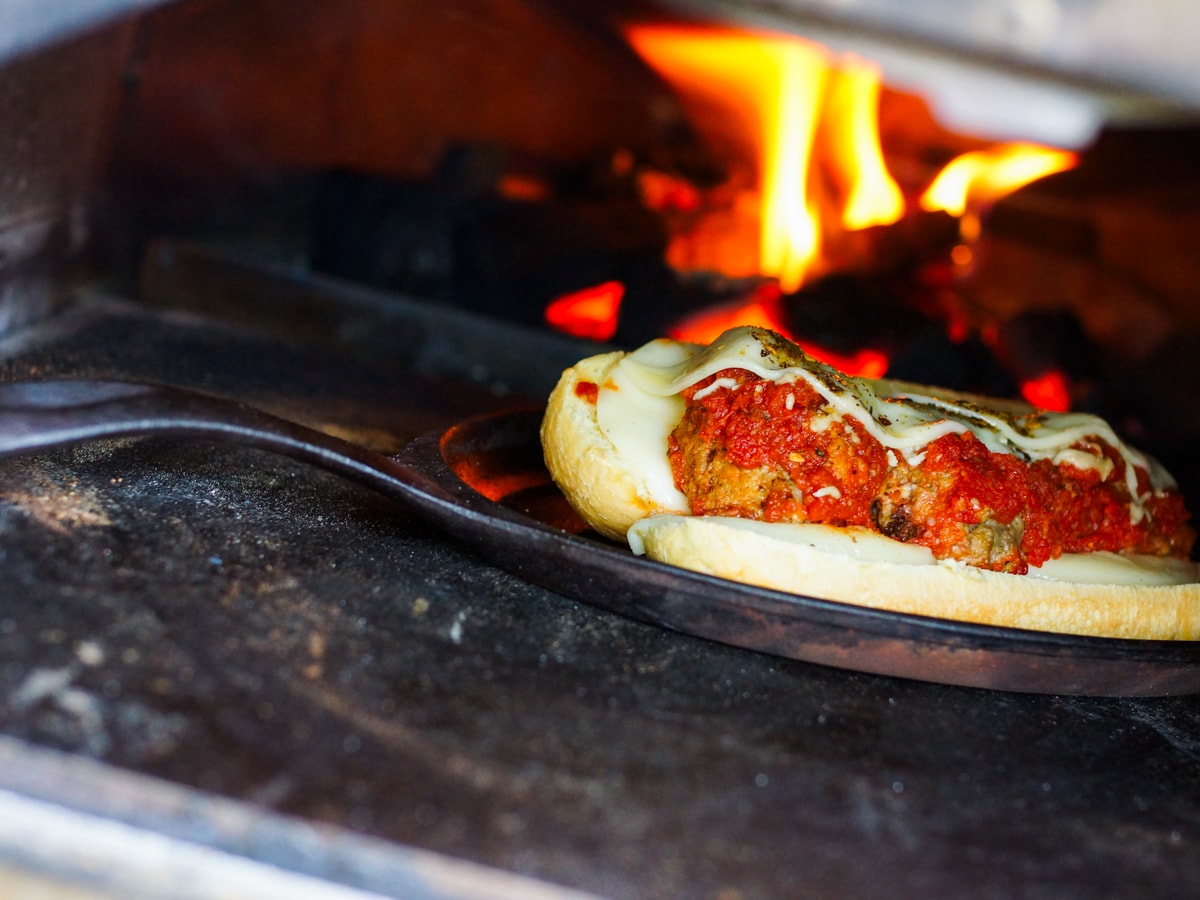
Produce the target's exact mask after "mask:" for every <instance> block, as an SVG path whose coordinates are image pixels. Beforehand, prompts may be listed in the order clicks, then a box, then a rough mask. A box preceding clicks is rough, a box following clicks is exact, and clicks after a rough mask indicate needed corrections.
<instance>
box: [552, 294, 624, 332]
mask: <svg viewBox="0 0 1200 900" xmlns="http://www.w3.org/2000/svg"><path fill="white" fill-rule="evenodd" d="M624 296H625V285H623V284H622V283H621V282H619V281H606V282H604V283H603V284H597V285H594V286H593V287H588V288H584V289H583V290H580V291H573V292H572V293H570V294H563V295H562V296H561V297H557V298H555V299H554V300H553V301H552V302H551V303H550V305H549V306H547V307H546V322H547V324H549V325H550V326H551V327H553V328H557V329H558V330H559V331H562V332H565V333H567V334H570V335H574V336H575V337H580V338H586V339H588V340H592V341H609V340H612V338H613V335H615V334H616V333H617V322H618V317H619V313H620V310H621V300H622V298H623V297H624Z"/></svg>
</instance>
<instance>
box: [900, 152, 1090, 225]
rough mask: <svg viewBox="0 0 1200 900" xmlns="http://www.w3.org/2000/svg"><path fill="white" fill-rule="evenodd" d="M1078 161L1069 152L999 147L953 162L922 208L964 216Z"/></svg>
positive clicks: (927, 193) (931, 188)
mask: <svg viewBox="0 0 1200 900" xmlns="http://www.w3.org/2000/svg"><path fill="white" fill-rule="evenodd" d="M1076 160H1077V157H1076V155H1075V154H1074V153H1071V152H1070V151H1067V150H1055V149H1053V148H1050V147H1040V146H1038V145H1036V144H999V145H997V146H995V147H989V148H988V149H986V150H976V151H974V152H972V153H964V154H963V155H962V156H959V157H956V158H955V159H953V160H952V161H951V162H950V163H949V164H948V165H947V166H946V167H945V168H944V169H942V171H941V172H939V173H938V176H937V178H935V179H934V181H933V183H932V184H931V185H930V186H929V188H928V189H927V190H926V191H925V193H924V194H922V195H921V207H922V208H923V209H927V210H930V211H936V210H945V211H946V212H948V213H950V214H951V215H954V216H961V215H963V214H964V213H965V212H967V209H968V208H969V207H971V206H975V205H979V204H986V203H989V202H990V201H992V200H997V199H999V198H1000V197H1003V196H1004V195H1005V194H1010V193H1012V192H1013V191H1015V190H1017V189H1018V188H1020V187H1023V186H1025V185H1027V184H1029V183H1030V182H1033V181H1037V180H1038V179H1039V178H1045V177H1046V176H1047V175H1053V174H1054V173H1055V172H1062V171H1064V170H1065V169H1069V168H1071V167H1072V166H1074V165H1075V163H1076Z"/></svg>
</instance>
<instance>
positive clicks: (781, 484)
mask: <svg viewBox="0 0 1200 900" xmlns="http://www.w3.org/2000/svg"><path fill="white" fill-rule="evenodd" d="M717 379H732V380H733V381H736V382H737V386H736V387H735V388H725V387H722V388H718V389H716V390H711V391H708V392H704V391H703V389H704V388H705V387H707V386H709V385H710V384H711V383H712V382H713V381H714V380H717ZM697 393H701V397H700V399H698V400H697V399H695V395H696V394H697ZM683 396H684V398H685V399H686V400H687V401H688V407H687V411H686V412H685V414H684V417H683V420H682V422H681V423H680V425H679V427H677V428H676V430H675V431H674V432H673V433H672V435H671V439H670V447H669V451H668V455H669V457H670V461H671V465H672V468H673V471H674V474H675V480H676V485H677V486H678V487H679V489H680V490H681V491H682V492H683V493H684V494H685V495H686V496H687V498H688V500H689V503H690V504H691V507H692V512H693V513H695V514H697V515H732V516H741V517H744V518H753V519H760V520H763V521H767V522H816V523H822V524H829V525H839V526H842V525H856V526H862V527H866V528H871V529H872V530H875V531H879V532H881V533H884V534H887V536H889V537H892V538H895V539H898V540H904V541H908V542H912V543H917V544H921V545H923V546H927V547H929V548H930V550H931V551H932V552H933V554H934V556H936V557H938V558H939V559H947V558H954V559H961V560H963V561H965V562H969V563H971V564H973V565H979V566H981V567H984V568H990V569H996V570H999V571H1006V572H1013V573H1016V574H1024V573H1025V572H1027V571H1028V567H1029V566H1030V565H1035V566H1036V565H1041V564H1042V563H1043V562H1045V561H1046V560H1048V559H1053V558H1055V557H1058V556H1060V555H1062V554H1063V553H1075V552H1090V551H1097V550H1108V551H1113V552H1135V553H1150V554H1156V555H1171V556H1179V557H1184V558H1186V557H1187V556H1188V554H1189V553H1190V552H1191V548H1192V544H1193V542H1194V540H1195V532H1193V531H1192V529H1191V528H1190V527H1189V525H1188V513H1187V510H1186V509H1185V508H1184V505H1183V500H1182V497H1181V496H1180V495H1179V494H1178V493H1175V492H1167V493H1159V494H1151V495H1150V496H1149V498H1148V499H1146V500H1144V501H1143V506H1144V508H1145V514H1144V515H1140V516H1139V515H1137V514H1135V512H1134V511H1133V510H1132V506H1131V497H1130V494H1129V489H1128V486H1127V485H1126V481H1125V462H1124V460H1123V459H1122V458H1121V456H1120V455H1119V454H1118V453H1117V451H1116V450H1115V449H1113V448H1111V447H1106V448H1105V451H1104V452H1105V454H1106V455H1107V456H1108V458H1109V459H1110V461H1111V462H1112V463H1113V466H1112V469H1111V471H1110V472H1109V473H1108V474H1107V477H1105V478H1104V479H1101V477H1100V473H1099V472H1098V471H1096V470H1092V469H1077V468H1075V467H1073V466H1070V465H1055V464H1054V463H1053V462H1051V461H1050V460H1038V461H1036V462H1033V463H1027V462H1025V461H1024V460H1022V459H1020V458H1019V457H1017V456H1014V455H1012V454H1008V453H996V452H992V451H990V450H988V449H987V447H985V446H984V444H983V443H982V442H981V441H980V440H979V439H978V438H976V437H975V436H974V435H972V434H970V433H963V434H950V435H946V436H944V437H941V438H939V439H937V440H936V441H933V442H932V443H931V444H930V445H929V446H928V447H927V448H926V450H925V455H924V459H923V460H922V461H921V462H920V464H919V465H917V466H909V465H908V464H907V463H906V462H904V460H903V458H902V457H901V455H900V454H899V453H898V452H895V451H893V452H891V453H889V451H888V450H887V449H886V448H885V447H884V446H883V445H882V444H880V442H879V441H878V440H876V439H875V438H874V437H872V436H871V435H870V434H869V433H867V431H866V429H865V428H863V426H862V425H861V424H860V423H859V422H858V421H857V420H856V419H854V418H853V417H850V416H837V415H835V414H833V413H832V412H831V410H830V409H829V408H828V406H827V404H826V401H825V399H824V398H823V397H821V396H820V395H819V394H818V393H817V392H816V391H814V390H813V389H812V388H811V387H809V386H808V385H807V384H805V383H803V382H797V383H790V384H788V383H785V384H775V383H773V382H770V381H765V380H760V379H757V378H756V377H755V376H754V375H752V374H751V373H748V372H745V371H741V370H736V369H726V370H724V371H722V372H718V373H716V374H715V375H714V376H712V377H711V378H708V379H705V380H704V381H701V382H700V383H698V384H697V385H695V386H693V387H692V388H689V389H688V390H687V391H685V392H684V394H683ZM1139 477H1140V478H1141V480H1142V484H1141V485H1140V486H1139V493H1141V494H1142V495H1145V494H1147V493H1149V492H1148V490H1147V486H1148V485H1147V483H1146V475H1145V473H1141V472H1140V473H1139Z"/></svg>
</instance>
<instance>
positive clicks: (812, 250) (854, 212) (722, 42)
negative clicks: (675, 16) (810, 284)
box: [628, 26, 904, 292]
mask: <svg viewBox="0 0 1200 900" xmlns="http://www.w3.org/2000/svg"><path fill="white" fill-rule="evenodd" d="M628 36H629V40H630V43H631V44H632V45H633V47H634V48H635V49H636V50H637V51H638V52H639V53H640V54H641V55H642V57H643V58H644V59H646V60H647V62H649V63H650V65H652V66H654V67H655V68H656V69H657V70H658V71H659V72H660V74H662V75H663V77H664V78H666V79H667V80H668V81H669V82H671V83H672V84H673V85H674V86H675V87H676V89H677V90H678V92H679V94H680V95H681V96H682V97H684V98H691V99H692V101H693V104H698V105H699V106H700V107H702V109H703V112H702V113H701V115H700V120H701V121H699V122H698V123H697V127H700V128H701V130H708V131H710V132H721V131H722V130H723V129H728V128H729V127H730V126H731V125H732V127H733V128H734V129H735V130H736V131H737V132H738V133H737V134H736V135H734V136H733V138H732V139H733V140H744V141H748V142H749V143H750V145H751V147H750V150H751V152H752V153H753V154H754V156H755V159H754V163H755V165H757V167H758V168H757V186H756V187H757V194H758V202H757V209H756V210H755V212H756V213H757V217H758V220H759V221H758V228H757V234H756V235H755V239H756V240H757V243H758V253H757V259H758V271H757V273H754V274H759V275H766V276H769V277H774V278H776V279H778V282H779V286H780V287H781V288H782V289H783V290H784V291H788V292H791V291H794V290H796V289H797V288H799V287H800V285H801V284H803V282H804V280H805V276H806V274H807V273H809V271H810V270H811V268H812V267H813V265H814V264H815V263H817V262H819V260H820V256H821V242H822V234H823V228H822V214H821V210H820V209H819V208H818V204H817V202H816V200H815V199H814V196H813V191H812V190H811V185H810V180H811V179H812V177H813V168H814V165H813V159H812V157H813V152H814V147H815V146H816V145H818V144H820V145H822V149H825V147H824V144H828V145H829V147H828V152H826V153H824V154H823V155H822V156H823V158H826V157H827V161H828V163H829V165H830V167H831V168H832V169H833V170H834V171H835V172H836V173H837V175H838V180H839V181H840V182H841V184H839V185H836V186H834V187H835V188H836V189H837V190H834V191H833V192H834V193H837V192H838V191H840V192H841V193H842V194H844V197H843V199H842V207H843V210H842V212H840V213H839V214H838V217H839V218H840V219H841V221H842V224H843V227H845V228H846V229H848V230H857V229H861V228H866V227H869V226H871V225H879V224H888V223H891V222H894V221H896V220H897V219H899V218H900V216H901V215H903V213H904V198H903V196H902V194H901V192H900V189H899V188H898V187H897V186H896V183H895V181H894V180H893V179H892V177H891V175H890V174H889V173H888V170H887V166H886V165H885V164H884V161H883V153H882V150H881V149H880V147H879V135H878V129H877V127H876V120H877V112H878V103H879V90H880V84H879V75H878V72H877V70H876V69H875V68H874V67H872V66H871V65H869V64H867V63H865V62H863V61H861V60H857V59H847V60H845V61H842V62H841V63H836V64H835V61H834V60H833V59H832V58H831V57H830V55H829V54H828V53H827V52H826V51H825V50H824V49H823V48H821V47H820V46H818V45H816V44H812V43H809V42H807V41H803V40H800V39H798V38H787V37H781V36H760V35H753V34H747V33H745V32H738V31H726V30H715V29H701V28H685V27H666V26H636V27H633V28H631V29H630V30H629V33H628ZM714 111H718V112H719V113H720V114H719V115H714ZM710 136H712V137H715V140H716V142H717V143H718V144H719V143H721V142H722V141H724V142H728V141H729V140H731V137H730V135H729V134H720V133H716V134H714V135H710ZM734 215H735V216H736V215H737V211H735V213H734ZM735 231H736V233H737V234H739V236H740V235H741V234H742V233H743V232H742V231H740V230H735ZM725 274H747V273H738V272H726V273H725Z"/></svg>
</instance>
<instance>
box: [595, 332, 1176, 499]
mask: <svg viewBox="0 0 1200 900" xmlns="http://www.w3.org/2000/svg"><path fill="white" fill-rule="evenodd" d="M722 369H744V370H746V371H749V372H752V373H753V374H754V375H756V376H758V377H759V378H763V379H766V380H769V381H774V382H776V383H781V384H786V383H795V382H798V381H804V382H805V383H807V384H808V385H809V386H810V387H811V388H812V389H813V390H815V391H816V392H817V393H818V394H820V395H821V396H822V397H823V398H824V399H825V401H826V403H827V405H828V412H827V413H826V414H825V419H827V420H830V421H831V420H833V419H834V418H838V417H845V416H849V417H851V418H853V419H855V420H856V421H857V422H859V424H861V425H862V427H863V429H864V430H865V431H867V432H868V433H869V434H871V435H872V436H873V437H874V438H875V439H876V440H878V441H879V442H880V443H881V444H882V445H883V446H884V447H886V448H887V449H888V450H889V451H894V452H896V453H899V454H900V455H902V456H903V457H904V459H905V461H906V462H907V463H908V464H909V465H913V466H916V465H919V464H920V462H921V460H922V459H923V458H924V451H925V448H926V447H928V446H929V444H931V443H932V442H933V441H935V440H937V439H938V438H940V437H943V436H945V435H948V434H961V433H964V432H970V433H971V434H973V435H974V436H975V437H976V438H978V439H979V440H980V441H981V442H982V443H983V444H984V446H986V447H987V448H988V449H989V450H991V451H994V452H1000V453H1011V454H1015V455H1017V456H1019V457H1020V458H1022V459H1024V460H1027V461H1029V460H1036V459H1049V460H1052V461H1055V462H1061V463H1065V464H1068V465H1072V466H1075V467H1076V468H1081V469H1094V470H1096V471H1097V472H1098V473H1099V474H1100V476H1101V477H1104V476H1106V475H1107V474H1108V473H1109V472H1111V470H1112V465H1113V464H1112V461H1111V460H1109V459H1108V458H1107V457H1105V456H1104V455H1103V453H1102V451H1101V449H1100V447H1099V445H1098V444H1097V443H1096V442H1095V441H1090V442H1088V441H1086V439H1087V438H1098V439H1099V440H1101V441H1103V442H1104V443H1105V444H1108V445H1109V446H1111V447H1113V448H1114V449H1115V450H1116V451H1117V453H1119V454H1120V456H1121V457H1122V459H1124V461H1125V464H1126V465H1125V477H1126V484H1127V486H1128V487H1129V492H1130V495H1131V496H1132V497H1133V498H1134V502H1133V504H1132V509H1131V515H1132V516H1133V517H1134V519H1135V521H1136V520H1137V519H1139V518H1141V516H1142V515H1143V514H1144V509H1143V507H1142V501H1144V500H1145V499H1146V498H1147V496H1148V495H1145V494H1139V491H1138V483H1137V478H1138V470H1142V471H1144V472H1146V473H1147V474H1148V476H1149V482H1150V488H1151V490H1153V491H1161V490H1166V489H1168V488H1171V487H1174V484H1175V483H1174V481H1173V480H1172V478H1171V476H1170V475H1169V474H1168V473H1167V472H1166V471H1165V470H1164V469H1163V468H1162V467H1161V466H1159V465H1158V464H1157V463H1155V462H1154V461H1153V460H1152V459H1150V458H1149V457H1146V456H1144V455H1142V454H1141V453H1139V452H1138V451H1136V450H1134V449H1133V448H1131V447H1129V446H1127V445H1126V444H1125V443H1124V442H1123V441H1122V440H1121V439H1120V438H1119V437H1118V436H1117V435H1116V433H1115V432H1114V431H1113V430H1112V428H1111V427H1110V426H1109V424H1108V423H1107V422H1105V421H1104V420H1103V419H1101V418H1099V417H1098V416H1094V415H1090V414H1088V413H1053V412H1046V411H1042V410H1036V409H1034V408H1033V407H1028V406H1025V405H1024V404H1016V403H1011V402H1007V401H993V400H987V399H984V398H980V397H974V396H971V395H967V394H961V393H958V392H955V391H949V390H941V389H937V388H928V387H922V386H917V385H910V384H905V383H903V382H896V381H889V380H884V379H868V378H855V377H853V376H849V375H846V374H844V373H842V372H839V371H838V370H837V369H835V368H833V367H832V366H829V365H827V364H825V363H822V362H820V361H818V360H816V359H813V358H812V357H810V356H808V355H807V354H806V353H804V351H803V350H801V349H800V348H799V347H798V346H796V345H795V344H793V343H791V342H790V341H787V340H785V339H784V338H782V337H780V336H779V335H777V334H775V333H773V332H770V331H767V330H765V329H762V328H752V327H743V328H734V329H732V330H730V331H727V332H725V333H724V334H723V335H721V336H720V337H719V338H717V340H715V341H714V342H713V343H712V344H710V345H709V346H708V347H703V348H701V347H696V346H694V345H688V344H672V342H669V341H654V342H652V343H651V344H647V345H646V346H645V347H643V348H641V349H640V350H637V351H635V352H633V353H631V354H629V355H628V356H626V357H625V358H624V359H622V361H621V362H620V363H619V364H618V366H617V370H618V371H619V373H620V379H621V383H623V384H626V385H627V386H632V387H634V388H636V389H637V390H639V391H641V392H643V393H645V394H647V395H650V396H655V397H660V398H663V399H664V400H669V399H670V400H674V399H677V395H678V394H679V393H680V392H681V391H683V390H685V389H686V388H688V387H690V386H692V385H693V384H696V383H697V382H699V381H702V380H703V379H705V378H707V377H709V376H710V375H713V374H715V373H716V372H719V371H721V370H722ZM622 399H623V400H624V399H625V398H622ZM662 410H663V413H662V415H664V416H665V418H664V419H660V420H657V421H655V422H649V421H647V422H645V423H643V424H644V425H646V427H649V428H652V429H654V430H655V432H656V433H660V434H662V436H663V439H662V443H661V445H662V446H665V439H666V438H665V436H666V435H669V434H670V432H671V430H672V429H673V428H674V427H675V425H676V424H678V422H679V419H680V417H681V416H682V414H683V409H682V405H681V404H678V405H664V406H663V407H662ZM601 424H602V427H604V426H603V421H602V423H601ZM610 437H613V434H612V433H610ZM622 439H623V436H622ZM614 443H615V444H617V446H618V448H619V449H624V448H623V446H622V443H621V441H620V440H616V439H614ZM656 443H658V442H657V440H656ZM1076 445H1082V446H1076ZM642 461H644V460H643V459H642V458H641V457H640V456H639V464H640V462H642ZM662 466H663V467H665V469H666V472H667V475H668V477H669V474H670V467H669V465H667V464H666V462H665V459H664V460H663V462H662ZM655 468H659V467H658V466H657V464H656V465H655ZM660 471H661V470H660ZM656 481H657V479H656ZM671 488H672V490H674V485H673V483H671ZM676 493H677V492H676Z"/></svg>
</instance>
